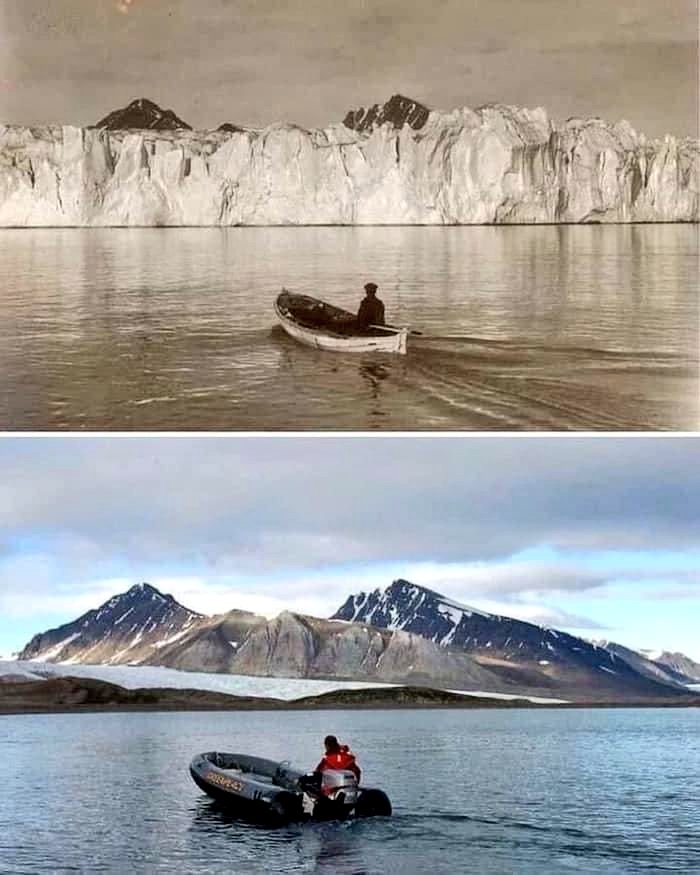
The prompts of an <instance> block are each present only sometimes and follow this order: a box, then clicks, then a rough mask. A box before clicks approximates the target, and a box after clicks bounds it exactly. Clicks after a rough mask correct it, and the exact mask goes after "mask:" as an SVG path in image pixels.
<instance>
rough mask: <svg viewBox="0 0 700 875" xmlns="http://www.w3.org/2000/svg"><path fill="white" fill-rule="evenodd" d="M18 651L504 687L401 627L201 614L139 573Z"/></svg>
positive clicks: (242, 671)
mask: <svg viewBox="0 0 700 875" xmlns="http://www.w3.org/2000/svg"><path fill="white" fill-rule="evenodd" d="M20 659H21V660H41V661H44V662H61V663H69V664H70V665H76V664H79V663H83V664H93V665H94V664H101V665H127V664H128V665H135V664H138V665H143V666H146V665H150V666H166V667H169V668H176V669H181V670H187V671H195V672H202V671H209V672H212V671H213V672H222V673H229V674H236V675H252V676H261V677H297V678H339V679H344V680H375V681H383V682H395V683H418V684H420V683H423V684H429V683H435V684H441V685H445V686H449V687H455V688H458V689H461V688H467V689H480V690H481V689H483V690H492V691H494V692H499V691H505V692H508V691H509V690H508V684H504V682H503V681H501V680H500V679H499V678H498V677H496V676H495V675H492V674H491V673H490V672H489V670H488V669H485V668H483V667H481V666H479V665H478V664H477V663H475V662H474V661H473V660H472V659H470V658H469V657H468V656H467V655H466V654H460V653H451V652H446V651H445V650H443V649H442V648H440V647H438V646H436V645H435V644H433V643H432V642H430V641H427V640H425V639H424V638H421V637H420V636H416V635H411V634H409V633H407V632H400V631H396V632H391V631H383V630H380V629H376V628H374V627H372V626H368V625H367V624H364V623H342V622H337V621H336V622H334V621H331V620H322V619H318V618H315V617H307V616H304V615H301V614H295V613H291V612H289V611H284V612H283V613H281V614H280V615H279V616H278V617H275V618H274V619H272V620H266V619H265V618H264V617H261V616H258V615H257V614H252V613H249V612H247V611H237V610H234V611H230V612H229V613H227V614H222V615H217V616H214V617H205V616H203V615H201V614H198V613H195V612H194V611H190V610H188V609H187V608H185V607H183V606H182V605H180V604H179V603H178V602H176V601H175V599H174V598H173V597H172V596H169V595H163V594H162V593H160V592H159V591H158V590H157V589H155V587H152V586H150V585H149V584H145V583H141V584H138V585H137V586H133V587H132V588H131V589H130V590H129V591H128V592H126V593H122V594H121V595H117V596H114V597H113V598H111V599H110V600H109V601H107V602H105V604H103V605H102V606H101V607H100V608H98V609H97V610H94V611H88V612H87V613H86V614H84V615H83V616H82V617H79V618H78V619H77V620H75V621H74V622H72V623H67V624H65V625H63V626H60V627H59V628H58V629H53V630H51V631H49V632H45V633H43V634H41V635H36V636H34V638H32V640H31V641H30V642H29V644H28V645H27V646H26V647H25V648H24V650H23V651H22V653H21V654H20Z"/></svg>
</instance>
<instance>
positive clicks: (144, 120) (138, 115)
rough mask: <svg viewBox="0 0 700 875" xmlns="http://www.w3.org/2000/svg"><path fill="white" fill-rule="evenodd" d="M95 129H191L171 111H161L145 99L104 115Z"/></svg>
mask: <svg viewBox="0 0 700 875" xmlns="http://www.w3.org/2000/svg"><path fill="white" fill-rule="evenodd" d="M95 127H96V128H107V129H108V130H110V131H122V130H134V129H135V130H154V131H176V130H181V129H183V128H185V129H186V130H189V131H191V130H192V127H191V126H190V125H188V124H187V122H183V121H182V119H180V118H178V117H177V116H176V115H175V113H174V112H173V111H172V110H171V109H161V108H160V107H159V106H158V104H157V103H154V102H153V101H152V100H148V98H146V97H139V98H138V99H137V100H132V101H131V103H130V104H129V105H128V106H125V107H124V108H123V109H117V110H115V111H114V112H111V113H110V114H109V115H106V116H105V117H104V118H103V119H101V120H100V121H99V122H97V124H96V125H95Z"/></svg>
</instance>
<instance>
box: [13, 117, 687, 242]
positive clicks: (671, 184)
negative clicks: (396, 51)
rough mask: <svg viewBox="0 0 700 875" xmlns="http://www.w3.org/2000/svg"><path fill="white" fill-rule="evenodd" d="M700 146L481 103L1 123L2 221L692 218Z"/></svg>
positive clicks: (374, 221) (603, 124) (460, 221)
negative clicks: (240, 118)
mask: <svg viewBox="0 0 700 875" xmlns="http://www.w3.org/2000/svg"><path fill="white" fill-rule="evenodd" d="M699 191H700V144H699V143H698V142H697V141H694V140H688V139H685V140H678V139H675V138H673V137H670V136H667V137H665V138H664V139H663V140H655V141H651V140H647V139H646V138H645V137H644V135H642V134H638V133H636V132H635V131H634V130H633V129H632V128H631V127H630V125H629V124H628V123H627V122H620V123H618V124H608V123H606V122H604V121H602V120H600V119H591V120H581V119H570V120H569V121H567V122H566V123H564V124H563V125H560V126H556V125H555V124H554V123H553V122H552V121H551V120H550V119H549V118H548V117H547V115H546V113H545V112H544V110H542V109H535V110H528V109H518V108H515V107H508V106H487V107H482V108H480V109H478V110H470V109H460V110H455V111H453V112H450V113H440V112H431V113H430V115H429V117H428V120H427V122H426V124H425V125H424V126H423V127H422V128H421V129H420V130H413V129H412V128H411V127H410V126H409V125H404V126H403V127H401V128H398V129H397V128H395V127H394V126H393V125H392V124H389V123H387V124H383V125H381V126H378V127H375V128H374V129H373V130H370V131H363V132H358V131H353V130H351V129H349V128H346V127H344V126H343V125H333V126H331V127H328V128H326V129H323V130H320V129H319V130H312V131H307V130H304V129H302V128H299V127H295V126H293V125H272V126H270V127H267V128H265V129H263V130H243V131H234V132H225V131H189V130H178V131H151V130H143V131H140V130H139V131H109V130H106V129H104V128H102V129H99V128H76V127H68V126H64V127H42V128H26V127H17V126H0V226H4V227H8V226H15V227H16V226H26V227H37V226H162V225H302V224H347V225H352V224H428V225H439V224H491V223H495V224H509V223H540V222H677V221H686V222H687V221H692V222H697V221H698V218H699V203H700V197H699Z"/></svg>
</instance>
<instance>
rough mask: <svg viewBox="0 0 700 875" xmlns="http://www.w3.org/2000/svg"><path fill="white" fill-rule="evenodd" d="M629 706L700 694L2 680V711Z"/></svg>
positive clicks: (692, 700)
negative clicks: (531, 696) (516, 694)
mask: <svg viewBox="0 0 700 875" xmlns="http://www.w3.org/2000/svg"><path fill="white" fill-rule="evenodd" d="M611 707H614V708H623V707H625V708H629V707H633V708H634V707H645V708H646V707H653V708H667V707H676V708H677V707H700V695H693V694H689V695H688V696H687V697H683V698H679V697H673V698H669V699H659V698H648V699H647V698H640V699H627V700H624V701H610V700H604V699H591V700H590V701H587V702H585V701H579V702H567V703H562V704H552V703H547V704H544V703H535V702H532V701H530V700H528V699H524V698H523V699H494V698H486V697H480V696H468V695H460V694H459V693H451V692H448V691H446V690H437V689H434V688H432V687H390V688H387V689H377V688H371V689H363V690H335V691H333V692H329V693H322V694H320V695H316V696H305V697H302V698H299V699H294V700H292V701H286V700H283V699H273V698H263V697H257V696H233V695H228V694H225V693H215V692H210V691H206V690H195V689H184V690H183V689H171V688H139V689H134V690H128V689H126V688H125V687H120V686H118V685H117V684H111V683H108V682H106V681H98V680H94V679H92V678H75V677H61V678H50V679H46V680H41V681H36V680H29V681H28V680H5V681H4V682H3V683H2V684H0V716H2V715H12V714H54V713H85V712H103V711H104V712H108V711H299V710H325V709H328V710H342V709H349V708H352V709H366V710H372V709H378V710H379V709H403V708H405V709H415V708H421V709H423V708H435V709H437V708H443V709H450V708H451V709H460V710H467V709H468V710H473V709H479V708H490V709H493V708H611Z"/></svg>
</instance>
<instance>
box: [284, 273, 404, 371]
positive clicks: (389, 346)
mask: <svg viewBox="0 0 700 875" xmlns="http://www.w3.org/2000/svg"><path fill="white" fill-rule="evenodd" d="M275 313H276V314H277V318H278V319H279V322H280V325H281V326H282V328H284V330H285V331H286V332H287V334H289V335H290V337H293V338H294V339H295V340H298V341H299V342H300V343H303V344H305V345H306V346H314V347H316V349H325V350H332V351H334V352H394V353H399V354H400V355H405V354H406V338H407V337H408V331H409V329H408V328H389V327H386V328H380V327H373V328H368V329H365V330H362V329H360V328H358V327H357V320H356V318H355V315H354V314H353V313H349V312H348V311H347V310H341V308H340V307H334V306H333V305H332V304H326V303H325V301H319V300H318V298H312V297H310V296H309V295H294V294H292V293H291V292H288V291H287V290H286V289H282V293H281V294H280V295H278V297H277V300H276V301H275Z"/></svg>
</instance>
